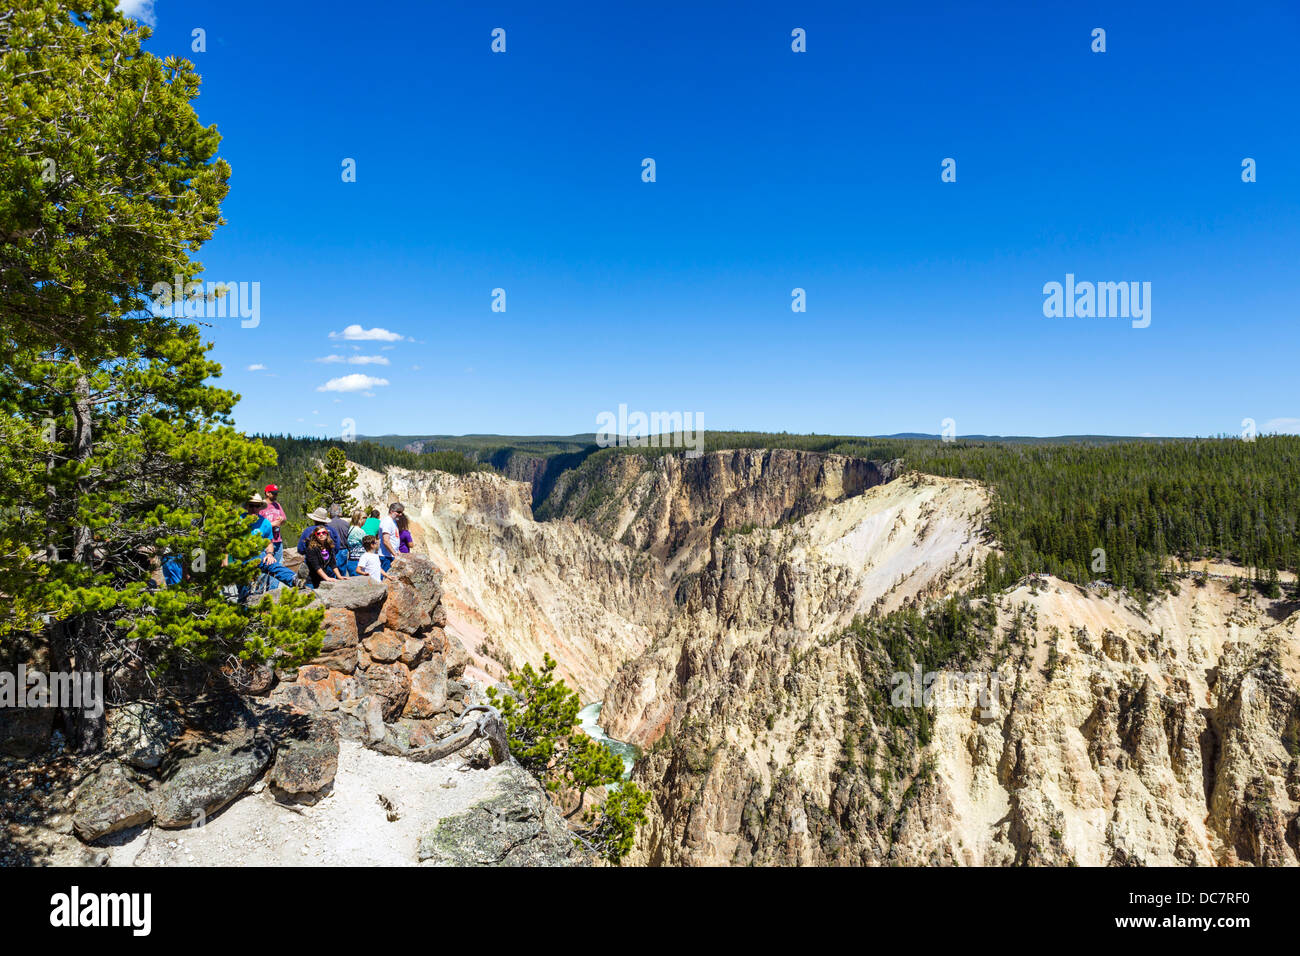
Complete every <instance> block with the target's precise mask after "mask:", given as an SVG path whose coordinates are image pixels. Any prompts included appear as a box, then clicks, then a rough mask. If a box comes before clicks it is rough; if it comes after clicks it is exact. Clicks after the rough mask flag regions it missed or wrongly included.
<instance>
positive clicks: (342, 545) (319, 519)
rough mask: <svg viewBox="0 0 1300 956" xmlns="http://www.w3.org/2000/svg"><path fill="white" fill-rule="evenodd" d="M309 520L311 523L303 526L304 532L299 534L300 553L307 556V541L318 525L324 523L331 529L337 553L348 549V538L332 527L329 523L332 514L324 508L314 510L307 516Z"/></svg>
mask: <svg viewBox="0 0 1300 956" xmlns="http://www.w3.org/2000/svg"><path fill="white" fill-rule="evenodd" d="M307 520H308V521H310V522H311V524H309V525H307V527H305V528H303V529H302V534H301V535H299V537H298V553H299V554H301V555H303V556H304V557H306V555H307V541H308V539H309V538H311V535H312V532H313V531H315V530H316V528H317V526H318V525H323V526H324V527H325V528H326V529H327V530H328V531H329V533H330V540H331V541H333V542H334V553H335V554H338V552H339V551H346V550H347V549H348V541H347V538H340V537H339V533H338V532H337V531H335V530H334V529H333V528H332V527H330V523H329V520H330V516H329V515H328V514H327V513H326V512H325V509H324V508H317V509H316V510H315V511H313V512H312V513H311V514H309V515H308V516H307Z"/></svg>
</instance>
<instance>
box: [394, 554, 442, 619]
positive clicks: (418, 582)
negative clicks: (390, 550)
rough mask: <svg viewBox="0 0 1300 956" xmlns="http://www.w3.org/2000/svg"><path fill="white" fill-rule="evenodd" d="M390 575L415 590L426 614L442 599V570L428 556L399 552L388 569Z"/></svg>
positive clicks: (430, 612) (431, 611)
mask: <svg viewBox="0 0 1300 956" xmlns="http://www.w3.org/2000/svg"><path fill="white" fill-rule="evenodd" d="M388 577H389V578H390V579H391V580H394V581H400V582H401V583H402V584H405V585H406V586H408V587H410V588H411V589H412V590H414V591H415V593H416V594H417V595H418V596H419V600H420V605H421V607H422V608H423V610H424V612H425V613H426V614H432V613H433V609H434V608H435V607H437V605H438V604H439V602H441V601H442V572H441V571H439V570H438V568H437V566H436V565H435V564H434V563H433V562H432V561H430V560H429V559H428V558H422V557H420V556H419V555H418V554H399V555H398V556H397V557H396V558H394V559H393V564H392V567H390V568H389V569H388Z"/></svg>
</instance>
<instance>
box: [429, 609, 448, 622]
mask: <svg viewBox="0 0 1300 956" xmlns="http://www.w3.org/2000/svg"><path fill="white" fill-rule="evenodd" d="M429 623H430V624H432V625H433V626H434V627H446V626H447V606H446V605H445V604H439V605H438V606H437V607H435V608H434V609H433V610H432V611H430V612H429Z"/></svg>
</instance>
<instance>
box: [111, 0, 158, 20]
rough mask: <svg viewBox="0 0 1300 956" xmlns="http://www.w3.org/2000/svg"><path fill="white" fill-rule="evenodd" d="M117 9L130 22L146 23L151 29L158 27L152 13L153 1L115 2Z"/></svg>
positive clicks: (127, 0)
mask: <svg viewBox="0 0 1300 956" xmlns="http://www.w3.org/2000/svg"><path fill="white" fill-rule="evenodd" d="M117 9H118V10H120V11H121V12H122V13H124V14H126V15H127V16H128V17H130V18H131V19H132V20H138V21H139V22H140V23H147V24H148V25H149V26H151V27H155V26H157V25H158V18H157V17H156V16H154V12H153V0H117Z"/></svg>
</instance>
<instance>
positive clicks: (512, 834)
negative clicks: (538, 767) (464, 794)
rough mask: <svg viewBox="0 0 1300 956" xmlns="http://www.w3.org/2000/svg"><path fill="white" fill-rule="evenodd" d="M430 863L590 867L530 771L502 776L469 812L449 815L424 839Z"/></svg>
mask: <svg viewBox="0 0 1300 956" xmlns="http://www.w3.org/2000/svg"><path fill="white" fill-rule="evenodd" d="M418 854H419V859H420V862H421V863H425V864H427V865H429V866H458V867H459V866H576V865H590V864H591V863H592V862H593V859H592V857H591V856H589V855H588V854H586V853H585V852H583V851H581V850H580V849H579V847H578V846H577V841H575V840H574V838H573V834H572V833H570V832H569V829H568V827H567V826H565V823H564V819H563V817H561V816H560V814H559V812H558V811H557V810H556V809H555V807H554V806H553V805H552V804H551V801H550V800H549V799H548V798H547V796H546V791H544V790H543V789H542V787H541V785H540V784H538V783H537V781H536V780H534V779H533V778H532V777H530V776H528V775H527V774H524V773H518V774H512V775H510V776H508V777H503V778H501V779H500V781H499V783H498V785H497V787H496V788H495V790H494V792H493V793H492V794H491V795H490V796H488V797H487V798H485V799H483V800H480V801H479V802H478V803H476V804H474V805H473V806H472V807H470V808H469V809H468V810H465V811H463V812H461V813H458V814H456V815H455V816H449V817H445V818H443V819H442V820H440V821H438V825H437V826H436V827H434V828H433V829H431V830H430V831H429V832H427V833H425V834H424V835H423V836H422V837H421V838H420V844H419V850H418Z"/></svg>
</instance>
